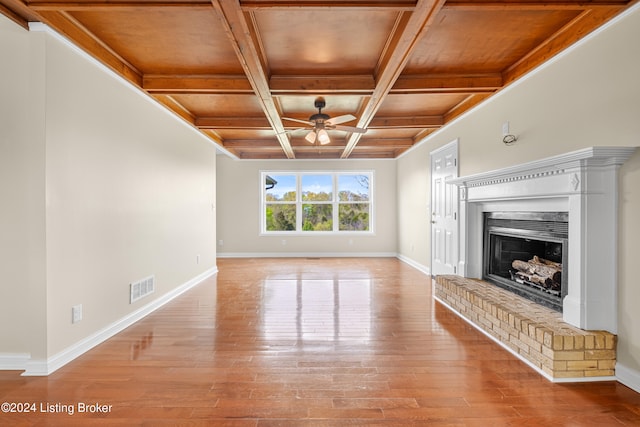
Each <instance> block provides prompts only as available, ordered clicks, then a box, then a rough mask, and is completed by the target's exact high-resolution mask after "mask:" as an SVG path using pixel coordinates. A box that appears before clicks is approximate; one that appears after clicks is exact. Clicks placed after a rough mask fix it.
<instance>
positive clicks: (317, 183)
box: [302, 175, 333, 202]
mask: <svg viewBox="0 0 640 427" xmlns="http://www.w3.org/2000/svg"><path fill="white" fill-rule="evenodd" d="M302 200H304V201H312V200H313V201H322V202H326V201H331V200H333V180H332V177H331V175H302Z"/></svg>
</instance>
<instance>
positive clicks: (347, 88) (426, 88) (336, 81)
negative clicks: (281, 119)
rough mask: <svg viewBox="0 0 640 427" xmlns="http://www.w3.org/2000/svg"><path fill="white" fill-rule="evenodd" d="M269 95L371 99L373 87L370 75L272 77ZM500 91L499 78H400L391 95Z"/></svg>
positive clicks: (374, 86) (494, 75)
mask: <svg viewBox="0 0 640 427" xmlns="http://www.w3.org/2000/svg"><path fill="white" fill-rule="evenodd" d="M270 86H271V94H272V95H285V94H287V95H291V94H294V95H295V94H301V95H306V94H310V93H312V94H324V93H339V94H354V95H361V94H366V95H371V94H372V93H373V92H374V90H375V88H376V83H375V80H374V78H373V76H369V75H338V76H272V77H271V79H270ZM501 87H502V75H501V74H499V73H488V74H476V75H469V74H441V75H440V74H428V75H422V74H416V75H411V74H408V75H400V76H399V77H398V78H397V80H396V82H395V83H394V85H393V87H392V88H391V90H390V91H389V92H390V93H477V92H494V91H496V90H498V89H499V88H501Z"/></svg>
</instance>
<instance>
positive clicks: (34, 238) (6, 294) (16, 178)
mask: <svg viewBox="0 0 640 427" xmlns="http://www.w3.org/2000/svg"><path fill="white" fill-rule="evenodd" d="M39 39H41V37H40V38H38V37H36V38H35V39H34V38H32V37H30V34H29V33H28V32H27V31H25V30H24V29H23V28H21V27H18V26H17V25H15V24H14V23H13V22H11V21H9V20H8V19H7V18H5V17H4V16H2V15H0V57H2V61H0V94H1V95H0V324H1V325H3V326H2V327H1V328H0V358H4V359H5V361H6V359H9V360H11V359H12V357H13V356H15V355H17V357H18V358H24V357H28V354H29V353H33V354H36V355H38V356H39V357H41V356H44V355H45V353H46V299H45V297H46V288H45V284H46V277H45V274H46V272H45V250H44V244H45V178H44V170H45V169H44V165H45V143H44V126H43V125H42V123H43V118H44V92H43V91H42V86H43V84H44V72H43V71H42V70H43V62H44V60H43V56H42V52H43V48H42V41H41V40H39ZM31 64H33V65H34V66H33V67H31ZM29 100H32V101H33V103H30V102H29ZM20 363H24V360H22V361H20V360H16V361H15V362H11V361H10V362H8V364H9V366H11V365H13V364H17V365H19V364H20Z"/></svg>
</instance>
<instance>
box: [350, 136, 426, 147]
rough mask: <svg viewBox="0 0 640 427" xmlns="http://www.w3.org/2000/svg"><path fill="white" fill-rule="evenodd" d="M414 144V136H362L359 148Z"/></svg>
mask: <svg viewBox="0 0 640 427" xmlns="http://www.w3.org/2000/svg"><path fill="white" fill-rule="evenodd" d="M413 144H414V140H413V138H361V139H360V142H359V143H358V148H386V149H396V148H409V147H411V146H412V145H413Z"/></svg>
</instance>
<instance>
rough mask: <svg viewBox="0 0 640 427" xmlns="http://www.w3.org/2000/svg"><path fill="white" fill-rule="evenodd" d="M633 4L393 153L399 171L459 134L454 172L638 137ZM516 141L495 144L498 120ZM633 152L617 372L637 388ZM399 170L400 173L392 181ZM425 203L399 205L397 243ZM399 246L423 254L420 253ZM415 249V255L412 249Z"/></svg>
mask: <svg viewBox="0 0 640 427" xmlns="http://www.w3.org/2000/svg"><path fill="white" fill-rule="evenodd" d="M638 40H640V6H636V7H634V8H633V9H632V10H631V11H629V13H626V14H625V15H624V16H623V17H622V19H618V20H616V21H614V25H611V26H607V27H606V29H605V30H603V31H599V32H597V33H596V34H594V35H592V36H591V37H588V38H587V39H586V40H585V41H583V42H581V43H579V44H578V45H577V46H576V47H575V48H574V49H571V50H570V51H568V52H567V53H565V54H562V55H560V56H559V57H557V58H556V59H555V60H553V61H552V62H550V63H548V64H546V65H545V66H543V67H541V68H540V69H539V70H538V71H536V72H534V73H531V74H530V75H529V76H528V77H527V78H525V79H522V80H521V81H520V82H518V83H516V84H514V85H512V86H510V87H509V88H507V89H505V90H503V91H502V93H501V94H499V95H498V96H497V97H494V98H493V99H492V100H490V101H489V102H485V103H484V104H482V105H481V106H479V107H478V108H476V109H474V110H473V111H472V112H471V113H469V114H467V115H465V116H464V117H462V118H461V119H459V120H457V121H456V122H455V123H454V124H452V125H451V126H448V127H446V128H445V129H443V130H442V131H440V132H438V133H436V134H435V135H433V136H431V137H429V138H428V139H427V140H426V141H425V142H424V144H423V146H421V147H419V148H418V149H415V150H413V151H411V152H410V153H408V154H406V155H405V156H404V157H402V158H401V159H399V160H398V170H399V171H401V174H402V175H401V177H410V176H423V175H426V172H425V169H428V168H429V159H428V152H430V151H432V150H434V149H436V148H438V147H440V146H442V145H444V144H446V143H448V142H450V141H452V140H454V139H456V138H460V144H459V150H460V151H459V160H460V176H464V175H470V174H474V173H478V172H483V171H488V170H493V169H499V168H502V167H505V166H510V165H515V164H519V163H524V162H527V161H531V160H536V159H541V158H545V157H549V156H553V155H557V154H562V153H566V152H570V151H574V150H577V149H580V148H585V147H591V146H640V119H639V118H640V103H639V102H638V100H639V99H640V44H639V43H638ZM505 121H509V122H510V127H511V131H512V133H514V134H516V135H518V137H519V140H518V142H517V143H516V144H514V145H512V146H505V145H504V144H503V143H502V135H501V132H502V123H504V122H505ZM639 169H640V152H636V154H635V155H634V156H633V158H632V159H630V160H629V161H628V162H627V163H626V164H625V165H624V166H623V167H622V168H621V170H620V185H621V191H620V204H619V208H620V223H619V224H620V231H619V236H618V239H619V245H618V248H619V253H620V257H619V269H618V274H619V277H618V289H619V298H618V302H619V319H618V322H619V342H618V361H619V365H618V369H617V372H618V375H619V376H620V375H622V376H624V377H625V381H626V382H627V383H628V384H629V383H633V384H634V388H636V389H640V311H639V310H638V309H637V306H638V301H640V286H638V280H637V267H636V266H634V260H637V259H638V257H640V239H639V238H638V237H640V227H639V226H638V218H640V170H639ZM404 181H409V182H410V180H408V179H404V178H402V179H400V178H399V184H401V182H404ZM423 191H424V188H423V186H422V183H421V182H419V180H416V182H415V183H414V184H413V185H411V184H409V185H399V187H398V192H399V194H398V198H399V200H408V199H410V197H411V194H413V193H414V192H423ZM424 215H428V212H426V210H424V211H422V212H418V213H414V212H407V211H406V210H404V211H403V212H401V213H400V215H399V217H400V221H399V223H398V236H399V241H400V242H405V241H408V240H410V239H411V238H412V237H413V235H414V233H415V230H416V229H418V230H422V229H423V227H424V221H423V220H422V219H421V217H422V218H424V217H425V216H424ZM400 252H401V254H402V255H404V256H407V257H413V256H415V257H416V258H415V260H416V262H419V263H429V262H430V260H429V257H430V255H429V254H425V253H424V252H421V253H420V254H416V255H412V254H411V253H409V252H407V246H406V245H402V246H401V247H400ZM418 257H419V258H418Z"/></svg>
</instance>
